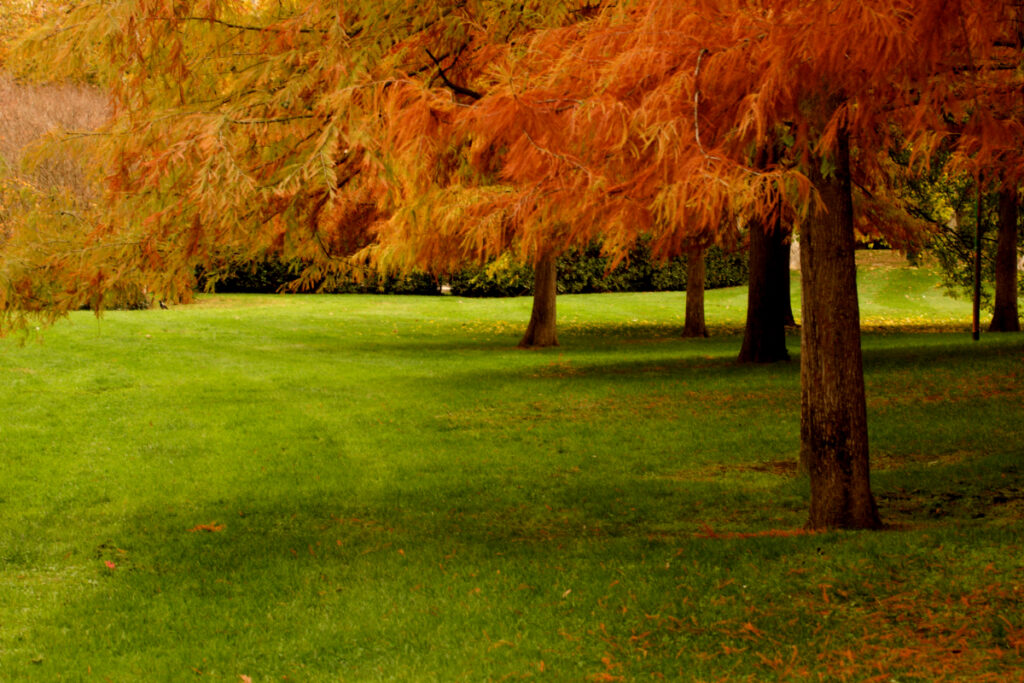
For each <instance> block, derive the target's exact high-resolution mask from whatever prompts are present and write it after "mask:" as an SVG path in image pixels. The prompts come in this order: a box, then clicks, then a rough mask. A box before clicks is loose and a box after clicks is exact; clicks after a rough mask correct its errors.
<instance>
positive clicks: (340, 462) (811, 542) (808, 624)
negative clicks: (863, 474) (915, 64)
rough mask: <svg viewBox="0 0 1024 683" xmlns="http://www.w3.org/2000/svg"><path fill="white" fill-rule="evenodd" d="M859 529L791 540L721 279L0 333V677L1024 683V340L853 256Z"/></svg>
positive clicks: (787, 368)
mask: <svg viewBox="0 0 1024 683" xmlns="http://www.w3.org/2000/svg"><path fill="white" fill-rule="evenodd" d="M861 275H862V277H861V292H862V312H863V318H864V322H865V328H866V330H867V331H866V333H865V336H864V347H865V353H864V356H865V372H866V381H867V386H868V404H869V412H870V425H871V438H872V457H873V467H874V487H875V490H876V494H877V497H878V501H879V505H880V507H881V512H882V515H883V517H884V519H885V520H886V521H887V522H888V523H889V524H890V528H889V529H888V530H886V531H881V532H871V533H867V532H858V533H853V532H844V533H826V534H805V533H801V527H802V525H803V523H804V521H805V518H806V508H807V502H808V487H807V484H806V481H805V480H804V479H802V478H800V477H799V476H798V475H797V474H796V471H795V469H796V468H795V463H796V460H797V457H798V452H799V397H800V388H799V359H798V346H799V340H798V336H797V335H793V336H791V338H790V350H791V352H792V353H793V355H794V360H793V361H792V362H790V363H786V364H778V365H773V366H766V367H745V366H740V365H737V364H736V363H735V362H734V359H735V356H736V354H737V352H738V350H739V345H740V341H741V337H740V336H739V335H738V331H739V330H740V329H741V327H742V323H743V317H744V313H745V292H744V291H743V290H742V289H734V290H721V291H715V292H709V293H708V307H707V311H708V320H709V322H710V324H711V327H712V332H713V335H712V336H711V337H710V338H708V339H701V340H683V339H680V338H679V336H678V334H679V330H680V329H681V327H682V313H683V306H684V295H683V294H681V293H665V294H630V295H590V296H565V297H561V298H560V300H559V304H558V305H559V315H560V320H561V331H560V340H561V342H562V346H561V347H559V348H557V349H549V350H543V351H522V350H517V349H516V348H515V343H516V342H517V340H518V335H519V334H520V333H521V330H522V328H523V325H524V323H525V321H526V319H527V318H528V315H529V305H530V302H529V300H528V299H514V300H463V299H456V298H450V297H443V298H440V297H439V298H401V297H367V296H292V297H275V296H210V297H204V298H202V299H201V301H200V303H199V304H197V305H194V306H189V307H177V308H174V309H172V310H170V311H159V310H153V311H144V312H111V313H108V314H106V316H105V317H104V318H103V319H102V320H100V321H97V320H95V319H94V318H92V317H91V316H90V315H89V314H85V313H83V314H76V315H73V316H72V317H71V318H70V320H68V321H64V322H61V323H60V324H58V325H56V326H55V327H53V328H51V329H48V330H42V331H39V332H35V331H33V332H32V333H31V334H30V335H29V336H28V337H27V338H24V339H21V340H20V341H21V342H24V343H20V342H19V339H18V338H12V339H8V340H4V341H3V342H2V343H0V376H2V377H3V378H4V381H3V382H2V383H0V393H2V403H0V405H2V406H3V412H2V414H0V443H2V446H0V448H2V449H3V450H2V453H3V457H2V458H0V476H2V478H0V559H2V565H0V680H5V681H7V680H40V681H56V680H97V681H103V680H111V681H135V680H157V681H163V680H166V681H183V680H212V681H216V680H219V681H246V680H249V679H251V680H252V681H281V680H295V681H380V680H388V681H488V680H495V681H497V680H541V681H586V680H595V681H613V680H623V681H633V680H658V679H662V678H663V679H667V680H686V681H689V680H705V681H713V680H730V681H731V680H746V679H749V680H805V679H808V678H814V679H816V678H819V677H821V678H825V679H827V680H867V679H871V678H872V677H876V676H877V677H879V678H878V680H887V681H888V680H899V681H909V680H928V681H934V680H972V681H975V680H992V681H997V680H998V681H1005V680H1024V614H1022V610H1021V604H1022V602H1021V601H1022V599H1024V552H1022V545H1024V540H1022V535H1021V534H1022V531H1024V490H1022V476H1024V475H1022V469H1024V461H1022V456H1024V441H1022V435H1024V388H1022V379H1024V338H1022V336H1021V335H1019V334H1014V335H983V337H982V340H981V341H980V342H972V341H971V339H970V336H969V331H968V330H969V323H968V321H969V307H968V305H967V304H966V303H965V302H957V301H954V300H951V299H949V298H947V297H945V296H944V295H943V294H942V292H941V290H939V289H937V288H936V287H935V282H936V278H935V274H934V273H932V272H931V271H929V270H928V269H926V268H919V269H908V268H904V267H900V266H899V265H898V264H895V265H894V264H886V263H881V262H879V261H878V257H874V260H872V261H871V262H869V263H865V265H864V268H863V269H862V274H861Z"/></svg>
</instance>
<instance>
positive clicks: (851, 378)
mask: <svg viewBox="0 0 1024 683" xmlns="http://www.w3.org/2000/svg"><path fill="white" fill-rule="evenodd" d="M837 147H838V149H837V151H836V159H835V166H836V168H835V171H834V173H833V174H832V175H830V176H829V177H825V176H824V175H823V174H822V173H821V172H820V170H819V169H818V167H817V165H814V166H812V168H811V171H810V173H809V175H810V177H811V180H812V181H813V182H814V184H815V186H816V187H817V189H818V192H819V194H820V196H821V200H822V203H823V205H824V206H822V207H816V208H815V209H814V210H813V214H812V215H811V216H810V218H809V219H808V220H807V221H805V222H804V225H803V231H802V233H801V235H800V255H801V262H800V270H801V281H802V283H803V305H802V308H803V327H802V335H801V336H802V348H801V352H800V387H801V400H800V441H801V443H800V462H801V465H802V466H803V468H804V469H805V470H806V471H807V473H808V474H809V475H810V480H811V512H810V518H809V520H808V522H807V525H808V527H809V528H813V529H837V528H839V529H874V528H878V527H879V526H881V520H880V519H879V516H878V508H877V507H876V505H875V499H874V497H873V496H872V494H871V483H870V472H869V467H868V424H867V407H866V402H865V397H864V371H863V366H862V361H861V350H860V311H859V307H858V304H857V269H856V263H855V261H854V236H853V199H852V195H851V190H850V148H849V138H848V136H847V135H846V133H845V132H841V133H840V137H839V140H838V143H837Z"/></svg>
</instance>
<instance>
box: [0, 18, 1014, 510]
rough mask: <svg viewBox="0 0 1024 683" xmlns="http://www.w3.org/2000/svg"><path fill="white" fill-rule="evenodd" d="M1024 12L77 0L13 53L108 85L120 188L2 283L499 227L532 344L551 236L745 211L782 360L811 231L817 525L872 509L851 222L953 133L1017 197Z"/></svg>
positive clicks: (811, 424) (92, 278) (171, 277)
mask: <svg viewBox="0 0 1024 683" xmlns="http://www.w3.org/2000/svg"><path fill="white" fill-rule="evenodd" d="M1021 35H1022V30H1021V8H1020V7H1019V6H1018V5H1017V4H1016V3H1015V2H1011V1H1010V0H996V1H994V2H989V3H977V2H973V1H968V0H899V1H897V2H893V1H892V0H862V1H860V2H836V3H821V2H807V1H806V0H754V1H751V0H715V1H713V2H712V1H711V0H606V1H604V2H596V3H595V2H592V1H581V0H566V1H564V2H558V3H551V2H543V1H537V2H531V1H527V2H522V0H516V1H513V0H473V1H471V2H467V1H466V0H441V1H440V2H436V3H420V4H411V3H408V2H405V1H404V0H374V1H369V0H363V1H361V2H360V1H353V2H347V3H336V2H328V1H327V0H273V1H272V2H271V1H269V0H267V1H255V2H254V1H252V0H175V1H174V2H169V1H168V0H81V1H80V2H78V3H75V6H74V8H73V9H72V10H71V11H69V12H67V13H62V14H60V15H59V17H58V18H57V19H56V21H55V23H53V24H52V25H51V26H48V27H47V28H45V29H43V30H41V31H40V32H38V33H37V34H36V36H35V37H34V38H33V39H31V40H29V41H27V42H25V43H24V44H23V47H22V53H21V54H22V55H23V56H24V57H25V63H26V64H27V65H28V68H31V67H32V65H33V64H35V65H38V64H42V63H44V60H41V59H40V55H41V54H44V53H45V54H46V55H47V57H46V59H45V64H46V65H47V70H48V71H49V72H51V73H52V69H53V66H54V65H57V66H58V67H63V68H66V69H67V74H68V75H76V74H78V75H80V74H82V73H88V75H89V78H91V79H93V80H94V81H95V82H97V83H99V84H102V85H103V86H104V87H106V88H107V89H108V90H109V91H110V93H111V97H112V100H113V103H114V114H113V116H112V118H111V120H110V122H109V123H108V124H107V126H106V127H105V128H104V130H103V135H102V136H100V137H97V138H96V144H95V145H94V146H93V149H92V152H93V153H94V154H95V156H94V160H95V161H94V166H95V168H99V169H103V170H104V172H105V173H106V187H107V200H106V201H105V202H103V203H101V204H99V205H98V206H97V207H96V210H95V213H94V214H92V215H91V216H90V217H89V220H88V223H89V225H90V230H89V231H88V232H87V234H85V235H84V236H83V241H82V243H81V244H80V245H78V246H77V247H76V248H75V249H73V250H63V251H61V252H60V253H53V254H51V255H50V256H49V257H48V261H47V264H46V272H47V273H48V274H49V277H48V278H47V279H45V280H41V279H40V278H38V277H33V275H32V273H31V272H28V271H26V272H25V273H23V274H20V275H18V274H16V275H12V276H11V277H10V278H9V282H8V283H7V285H6V287H5V288H4V290H3V291H4V292H5V294H4V299H3V300H2V301H0V303H2V304H3V305H2V306H0V308H3V309H4V310H7V311H10V310H16V309H24V308H37V309H43V310H47V311H57V312H59V311H61V310H64V309H66V308H67V307H70V306H72V305H75V304H76V303H77V302H80V300H81V299H82V297H91V298H92V299H93V300H97V297H98V296H100V295H101V294H102V293H103V292H105V291H107V290H109V289H110V288H112V287H117V286H118V284H119V283H122V282H123V281H124V280H125V279H126V278H137V277H139V274H140V273H141V274H142V277H143V280H144V282H145V284H146V286H147V287H148V288H149V289H150V290H152V291H156V292H159V293H160V294H161V295H162V296H165V297H171V298H173V297H175V296H180V295H181V294H182V293H183V292H185V291H187V290H189V289H190V287H191V278H192V273H193V272H194V269H195V267H196V266H197V265H205V266H208V267H214V268H215V267H217V265H218V260H219V259H221V258H222V255H223V254H225V253H230V254H232V255H234V256H236V257H237V255H239V254H241V255H243V256H244V257H247V258H253V259H258V258H262V257H265V256H266V255H268V254H269V255H274V256H275V257H284V258H288V259H296V260H299V261H301V262H303V263H307V264H309V265H308V267H307V268H306V270H305V272H304V273H303V274H302V275H301V279H302V280H304V281H307V282H313V281H317V282H320V281H324V280H325V279H327V280H329V279H330V278H332V277H337V278H347V277H350V276H351V275H352V272H353V270H354V269H359V268H362V267H363V266H365V265H366V264H367V263H370V264H373V265H374V266H375V267H377V268H380V269H383V270H385V271H387V270H394V271H402V270H408V269H411V268H413V267H419V268H421V269H425V270H429V271H431V272H449V271H451V270H453V269H455V268H457V267H459V266H461V265H462V264H463V263H464V262H466V261H467V260H471V261H477V262H484V261H487V260H490V259H493V258H497V257H499V256H500V255H502V254H507V253H511V254H513V255H515V256H516V257H518V258H519V259H521V260H523V261H527V262H529V263H532V264H533V266H534V272H535V289H534V309H533V315H532V317H531V320H530V323H529V326H528V329H527V332H526V335H525V336H524V339H523V344H524V345H527V346H544V345H550V344H554V343H556V335H555V327H554V322H555V299H554V297H555V291H556V288H555V281H556V272H555V263H556V259H557V257H558V256H559V254H561V253H563V252H565V251H567V250H569V249H572V248H574V247H582V246H585V245H587V244H590V243H592V242H593V241H595V240H600V242H601V244H602V245H603V247H602V248H603V250H604V253H605V254H606V255H607V256H608V257H609V258H610V259H611V262H612V264H613V265H614V264H615V263H616V262H617V261H618V260H620V259H623V258H625V257H626V255H627V254H628V252H629V250H630V249H631V248H632V247H633V246H634V245H635V244H636V243H637V241H638V240H640V239H644V240H648V242H649V244H650V248H651V250H652V253H653V254H654V255H655V256H656V257H657V258H662V259H667V258H671V257H674V256H678V255H680V254H684V253H688V254H691V255H692V256H691V258H690V263H691V264H693V266H694V267H693V273H692V276H693V278H694V282H695V283H696V282H698V281H699V278H700V277H701V273H700V268H699V264H700V262H701V259H700V258H699V255H700V254H701V253H702V252H703V250H705V249H706V248H708V247H709V246H710V245H713V244H719V245H726V246H733V245H736V244H737V243H738V242H739V241H740V240H741V239H743V236H744V235H746V236H748V237H746V239H747V240H748V243H749V249H750V269H751V272H750V279H751V287H750V300H749V303H750V306H749V311H748V316H749V320H748V326H747V334H746V338H745V339H744V344H743V350H742V352H741V358H742V359H743V360H749V361H771V360H778V359H781V358H785V357H787V351H786V348H785V338H784V325H785V322H786V320H785V318H786V313H787V310H786V308H787V307H786V306H785V304H786V303H788V300H789V299H788V293H784V292H783V290H782V287H783V286H784V283H788V275H787V276H786V277H782V276H781V275H780V273H783V272H784V271H783V270H782V266H780V264H781V263H783V262H784V258H785V257H784V254H785V245H786V243H787V240H788V239H789V234H790V233H791V232H792V231H796V232H798V233H799V239H800V244H801V249H800V252H801V277H802V291H803V315H802V349H801V383H802V387H803V391H802V399H801V414H802V427H801V442H802V447H801V460H802V463H803V465H804V468H805V469H806V470H807V472H808V473H809V475H810V480H811V488H812V497H811V510H810V517H809V521H808V524H809V525H810V526H812V527H816V528H817V527H855V528H874V527H877V526H879V525H880V520H879V517H878V513H877V509H876V506H875V502H874V499H873V496H872V494H871V489H870V478H869V463H868V442H867V418H866V409H865V401H864V384H863V373H862V369H861V355H860V337H859V315H858V310H857V295H856V278H855V264H854V258H853V250H854V240H855V230H857V229H858V228H860V229H862V230H865V231H867V230H869V229H870V230H875V231H881V232H882V233H883V234H884V235H885V236H887V238H888V239H890V241H893V242H894V243H897V244H907V243H912V242H913V241H914V240H915V239H918V238H919V236H920V235H921V234H922V233H923V232H926V231H927V230H929V228H928V227H927V226H928V223H927V221H923V220H920V218H921V217H920V216H918V217H917V219H915V217H914V216H912V215H910V214H908V213H906V212H903V211H900V210H899V209H900V207H901V206H902V205H903V204H905V202H904V201H903V200H904V199H905V197H906V195H907V192H906V189H905V181H904V177H905V176H906V174H907V173H909V174H922V173H925V172H934V171H936V170H937V169H938V167H939V165H940V160H941V172H943V173H945V174H946V175H947V177H956V176H957V175H958V174H964V175H966V176H967V177H970V178H972V179H973V180H974V183H975V185H976V186H977V187H979V188H982V187H985V188H990V189H992V190H993V191H996V192H998V193H1000V197H1005V198H1006V199H1005V202H1006V207H1007V208H1006V212H1005V215H1006V221H1005V222H1006V223H1009V222H1011V220H1010V217H1009V216H1010V208H1009V207H1010V205H1011V204H1012V205H1013V206H1014V207H1016V205H1017V194H1016V191H1015V190H1016V188H1017V187H1018V185H1019V184H1020V177H1021V170H1022V168H1024V165H1022V164H1021V154H1020V149H1021V142H1022V140H1021V136H1022V131H1024V129H1022V126H1021V102H1022V99H1021V86H1022V79H1021V76H1020V67H1021V45H1022V38H1021ZM899 155H904V156H905V157H906V170H905V171H901V170H900V167H899V165H898V164H897V163H896V162H895V161H894V158H895V157H897V156H899ZM1001 215H1002V213H1001ZM1012 222H1013V224H1014V226H1015V225H1016V219H1015V218H1014V219H1013V220H1012ZM1000 234H1002V233H1000ZM1007 239H1009V238H1007ZM1014 239H1015V238H1014ZM1007 249H1008V250H1010V249H1012V251H1013V252H1014V253H1015V251H1016V245H1015V244H1014V245H1013V246H1012V247H1008V248H1007ZM701 289H702V288H699V287H696V286H694V287H693V288H692V291H693V292H696V291H701ZM1015 289H1016V288H1014V293H1013V297H1012V300H1013V305H1014V307H1015V306H1016V291H1015ZM998 295H999V292H998V291H997V296H998ZM687 298H688V308H689V307H690V305H691V298H692V299H694V300H696V299H697V297H690V296H688V297H687ZM999 301H1000V300H999V299H997V308H999V306H1000V303H999ZM693 303H694V304H696V303H698V302H697V301H694V302H693ZM695 310H696V306H695ZM688 317H689V316H688Z"/></svg>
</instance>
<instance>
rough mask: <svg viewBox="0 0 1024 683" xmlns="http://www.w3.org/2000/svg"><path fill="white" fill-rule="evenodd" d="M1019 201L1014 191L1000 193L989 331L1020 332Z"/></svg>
mask: <svg viewBox="0 0 1024 683" xmlns="http://www.w3.org/2000/svg"><path fill="white" fill-rule="evenodd" d="M1019 210H1020V198H1019V195H1018V194H1017V190H1016V188H1012V187H1009V188H1007V187H1004V188H1003V189H1002V190H1001V191H1000V192H999V237H998V245H997V249H996V258H995V280H996V293H995V304H994V307H993V312H992V322H991V324H990V325H989V328H988V329H989V332H1020V314H1019V313H1018V311H1017V222H1018V217H1019Z"/></svg>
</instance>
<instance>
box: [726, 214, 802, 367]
mask: <svg viewBox="0 0 1024 683" xmlns="http://www.w3.org/2000/svg"><path fill="white" fill-rule="evenodd" d="M786 237H787V235H786V233H785V231H783V230H782V228H781V227H779V226H774V227H771V228H766V227H765V226H764V225H763V224H762V221H755V222H753V223H752V224H751V225H750V228H749V241H750V246H749V252H750V260H749V263H750V281H749V284H748V286H747V321H746V325H745V327H744V331H743V344H742V346H741V347H740V354H739V362H741V363H774V362H777V361H784V360H789V351H788V350H787V349H786V324H787V322H788V321H789V320H788V319H787V313H788V314H789V315H788V318H791V317H792V308H791V307H790V302H789V287H788V283H789V248H788V245H787V243H786ZM783 280H784V282H785V285H783Z"/></svg>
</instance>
